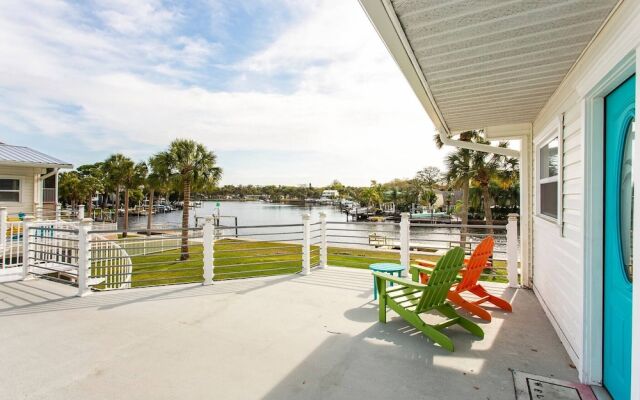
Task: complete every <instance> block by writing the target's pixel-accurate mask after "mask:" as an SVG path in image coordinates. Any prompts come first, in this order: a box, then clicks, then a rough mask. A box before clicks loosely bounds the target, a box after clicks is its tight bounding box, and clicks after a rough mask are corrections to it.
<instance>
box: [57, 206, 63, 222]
mask: <svg viewBox="0 0 640 400" xmlns="http://www.w3.org/2000/svg"><path fill="white" fill-rule="evenodd" d="M61 219H62V204H60V203H56V221H60V220H61Z"/></svg>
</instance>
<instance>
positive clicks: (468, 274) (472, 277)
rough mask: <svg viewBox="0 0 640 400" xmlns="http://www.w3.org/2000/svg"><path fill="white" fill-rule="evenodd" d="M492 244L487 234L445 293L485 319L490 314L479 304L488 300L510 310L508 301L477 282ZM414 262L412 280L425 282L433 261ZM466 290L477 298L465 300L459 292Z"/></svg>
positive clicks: (488, 319)
mask: <svg viewBox="0 0 640 400" xmlns="http://www.w3.org/2000/svg"><path fill="white" fill-rule="evenodd" d="M493 244H494V241H493V237H492V236H487V237H486V238H485V239H484V240H483V241H482V242H480V243H479V244H478V246H477V247H476V249H475V251H474V252H473V254H472V255H471V257H470V258H468V259H466V260H465V267H464V268H463V269H462V270H460V274H461V276H462V278H461V279H460V282H459V283H457V284H456V285H454V286H453V287H452V288H451V290H450V291H449V293H448V295H447V298H448V299H449V301H451V302H452V303H454V304H456V305H458V306H460V307H462V308H464V309H465V310H467V311H469V312H470V313H472V314H475V315H477V316H479V317H480V318H482V319H484V320H486V321H491V314H489V312H487V310H485V309H484V308H482V307H480V304H482V303H484V302H487V301H488V302H489V303H492V304H493V305H495V306H497V307H500V308H501V309H503V310H505V311H509V312H511V311H512V308H511V304H509V302H508V301H506V300H503V299H501V298H500V297H497V296H494V295H492V294H490V293H489V292H487V290H486V289H485V288H484V287H482V285H480V284H479V283H478V279H479V278H480V274H482V270H483V269H484V268H486V266H487V262H488V261H489V257H491V255H492V254H493ZM416 263H417V264H418V265H412V266H411V272H412V275H413V280H414V281H416V282H417V281H420V282H422V283H423V284H425V283H427V281H428V280H429V275H430V273H431V271H432V269H433V267H434V266H435V263H433V262H431V261H428V260H416ZM418 278H419V279H418ZM467 291H468V292H471V293H473V294H475V295H476V296H478V297H479V299H478V300H476V301H467V300H465V299H464V298H463V297H462V296H461V295H460V293H463V292H467Z"/></svg>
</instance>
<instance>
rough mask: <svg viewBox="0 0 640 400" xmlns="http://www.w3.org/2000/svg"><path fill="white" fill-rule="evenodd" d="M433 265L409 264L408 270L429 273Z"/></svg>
mask: <svg viewBox="0 0 640 400" xmlns="http://www.w3.org/2000/svg"><path fill="white" fill-rule="evenodd" d="M434 267H435V266H434ZM434 267H425V266H423V265H415V264H413V265H411V267H410V268H409V270H410V271H413V270H416V271H418V272H420V273H423V274H431V273H432V272H433V268H434Z"/></svg>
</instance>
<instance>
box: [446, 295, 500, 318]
mask: <svg viewBox="0 0 640 400" xmlns="http://www.w3.org/2000/svg"><path fill="white" fill-rule="evenodd" d="M447 299H449V300H450V301H451V302H452V303H454V304H455V305H457V306H460V307H462V308H464V309H465V310H467V311H469V312H470V313H471V314H474V315H477V316H478V317H480V318H482V319H484V320H485V321H489V322H491V314H489V312H488V311H487V310H485V309H484V308H482V307H480V306H479V305H477V304H473V303H470V302H468V301H466V300H465V299H463V298H462V296H460V294H459V293H457V292H449V293H448V294H447Z"/></svg>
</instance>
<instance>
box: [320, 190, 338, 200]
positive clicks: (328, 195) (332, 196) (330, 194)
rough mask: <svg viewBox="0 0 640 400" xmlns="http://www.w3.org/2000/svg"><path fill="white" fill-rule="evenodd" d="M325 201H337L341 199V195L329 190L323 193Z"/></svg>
mask: <svg viewBox="0 0 640 400" xmlns="http://www.w3.org/2000/svg"><path fill="white" fill-rule="evenodd" d="M321 197H323V198H325V199H337V198H338V197H340V193H339V192H338V191H337V190H333V189H327V190H323V191H322V196H321Z"/></svg>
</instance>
